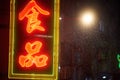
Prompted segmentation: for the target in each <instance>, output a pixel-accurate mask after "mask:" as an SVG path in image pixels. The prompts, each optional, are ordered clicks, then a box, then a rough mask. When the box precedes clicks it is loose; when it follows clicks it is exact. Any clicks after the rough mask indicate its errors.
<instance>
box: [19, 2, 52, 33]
mask: <svg viewBox="0 0 120 80" xmlns="http://www.w3.org/2000/svg"><path fill="white" fill-rule="evenodd" d="M39 13H41V14H43V15H49V14H50V13H49V12H48V11H46V10H43V9H42V8H40V7H39V6H38V5H37V4H36V2H35V1H34V0H31V1H30V2H29V3H28V4H27V5H26V6H25V8H24V9H23V10H22V11H21V12H20V13H19V20H23V19H24V18H25V17H27V18H28V23H27V28H26V31H27V32H28V33H31V32H32V31H34V30H39V31H45V28H44V27H43V26H40V24H41V21H40V20H38V19H37V18H38V15H39Z"/></svg>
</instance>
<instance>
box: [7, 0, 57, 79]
mask: <svg viewBox="0 0 120 80" xmlns="http://www.w3.org/2000/svg"><path fill="white" fill-rule="evenodd" d="M9 41H10V42H9V44H10V45H9V68H8V77H9V78H12V79H42V80H57V77H58V52H59V0H11V1H10V37H9Z"/></svg>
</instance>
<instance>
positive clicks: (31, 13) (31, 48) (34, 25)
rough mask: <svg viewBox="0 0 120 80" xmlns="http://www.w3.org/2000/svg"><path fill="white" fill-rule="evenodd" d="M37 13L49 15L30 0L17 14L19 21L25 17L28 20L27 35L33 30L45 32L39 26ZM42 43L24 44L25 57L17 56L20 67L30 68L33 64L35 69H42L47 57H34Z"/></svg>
mask: <svg viewBox="0 0 120 80" xmlns="http://www.w3.org/2000/svg"><path fill="white" fill-rule="evenodd" d="M39 13H41V14H43V15H49V14H50V13H49V12H48V11H46V10H43V9H42V8H40V7H39V6H38V5H37V4H36V2H35V1H34V0H31V1H30V2H29V3H28V4H27V5H26V6H25V8H24V9H23V10H22V11H21V12H20V13H19V20H23V19H24V18H25V17H27V18H28V22H27V28H26V31H27V33H32V32H33V31H34V30H39V31H45V28H44V27H43V26H40V24H41V21H40V20H38V19H37V18H38V15H39ZM42 45H43V44H42V42H40V41H34V42H33V43H30V42H27V43H26V44H25V50H26V52H27V55H26V56H24V55H20V56H19V64H20V66H21V67H31V66H32V65H33V64H35V66H36V67H44V66H46V65H47V60H48V57H47V56H46V55H39V56H36V54H38V53H40V54H41V53H42V52H41V51H40V49H41V47H42Z"/></svg>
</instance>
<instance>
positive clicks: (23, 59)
mask: <svg viewBox="0 0 120 80" xmlns="http://www.w3.org/2000/svg"><path fill="white" fill-rule="evenodd" d="M33 46H35V47H34V48H32V47H33ZM41 47H42V43H41V42H39V41H35V42H34V43H33V44H31V43H30V42H27V43H26V45H25V49H26V51H27V53H28V54H27V55H26V56H24V55H20V57H19V64H20V65H21V66H22V67H31V66H32V65H33V63H34V64H35V65H36V67H43V66H46V65H47V63H46V61H47V60H48V57H47V56H46V55H40V56H35V57H34V56H33V55H35V54H37V53H38V52H40V48H41ZM40 60H41V61H40Z"/></svg>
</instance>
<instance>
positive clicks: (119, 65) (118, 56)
mask: <svg viewBox="0 0 120 80" xmlns="http://www.w3.org/2000/svg"><path fill="white" fill-rule="evenodd" d="M117 61H118V68H119V69H120V54H117Z"/></svg>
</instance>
